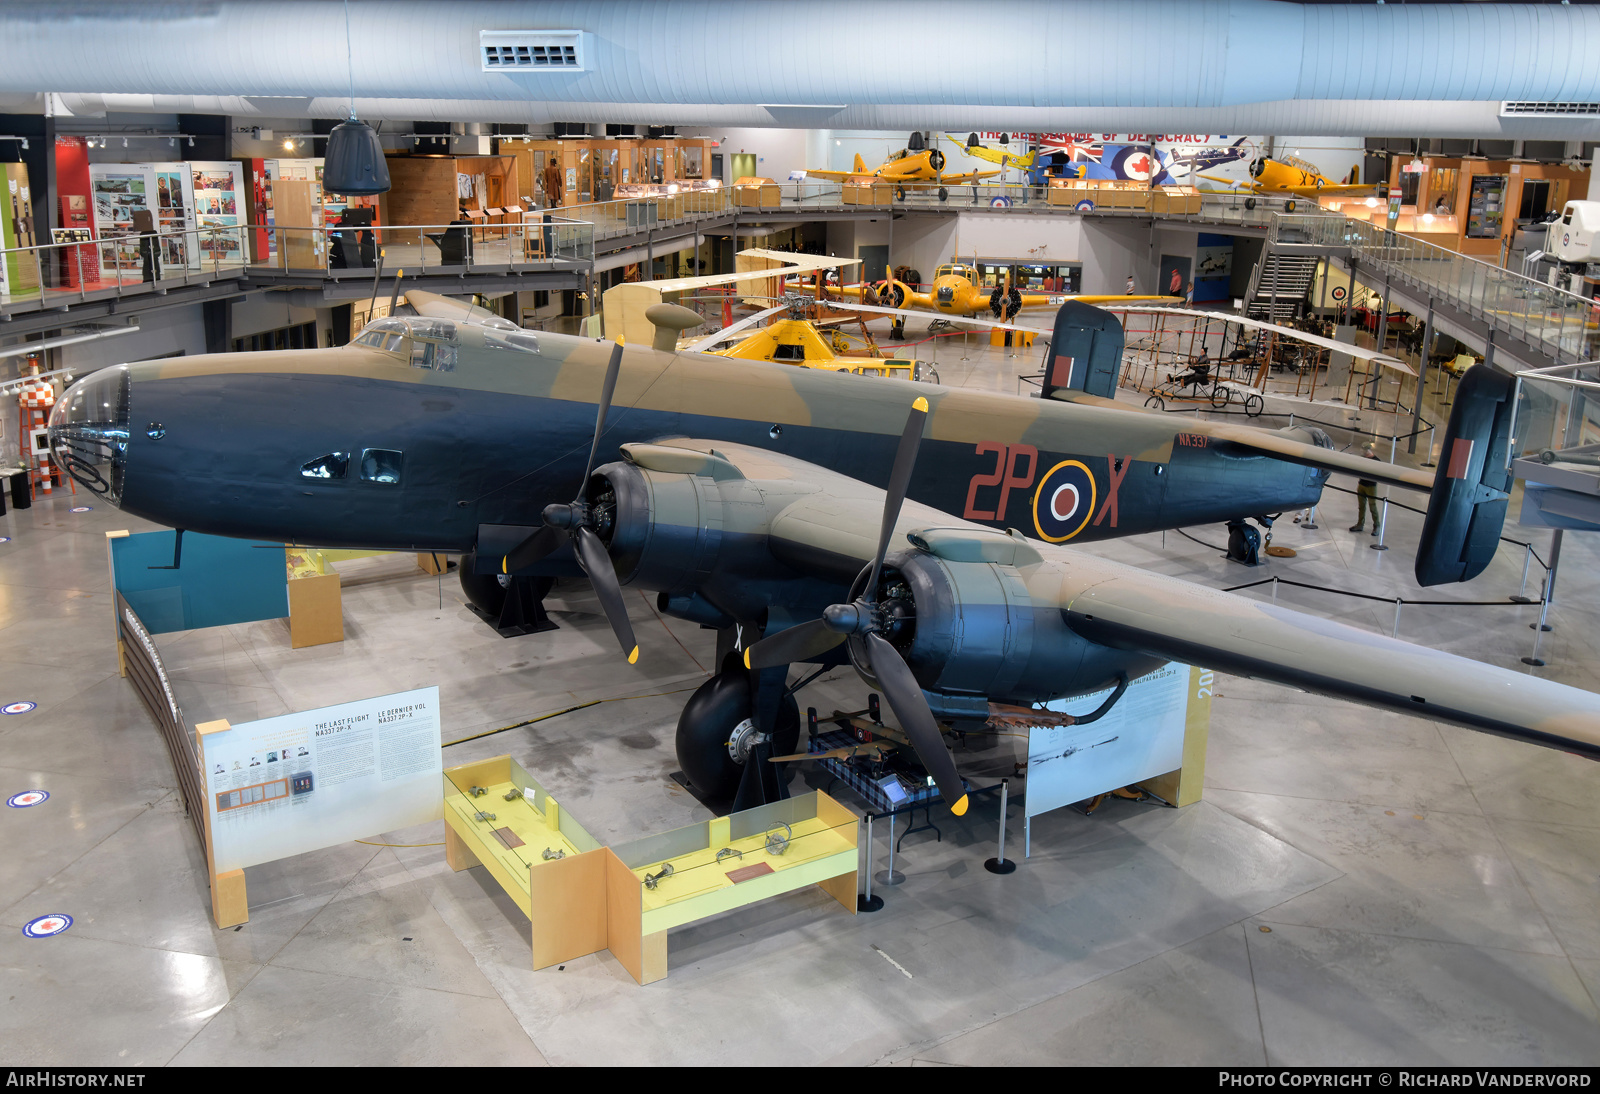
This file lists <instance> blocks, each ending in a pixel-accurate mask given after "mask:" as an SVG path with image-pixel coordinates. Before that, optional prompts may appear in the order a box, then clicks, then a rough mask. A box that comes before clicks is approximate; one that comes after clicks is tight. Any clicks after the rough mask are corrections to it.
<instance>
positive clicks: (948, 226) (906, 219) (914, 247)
mask: <svg viewBox="0 0 1600 1094" xmlns="http://www.w3.org/2000/svg"><path fill="white" fill-rule="evenodd" d="M960 234H961V232H960V225H959V224H958V218H956V217H947V216H930V215H927V214H922V215H918V214H915V213H912V214H909V215H907V216H903V217H901V218H900V219H899V220H896V221H895V222H894V245H893V246H892V247H891V248H890V251H889V264H890V265H891V266H910V267H911V268H912V269H913V270H916V271H918V272H919V273H921V274H922V277H923V280H924V281H928V280H931V279H932V278H933V271H934V270H935V269H937V268H938V266H939V265H940V264H941V263H944V262H949V261H950V258H951V256H952V255H954V254H955V251H956V239H957V238H958V237H959V236H960Z"/></svg>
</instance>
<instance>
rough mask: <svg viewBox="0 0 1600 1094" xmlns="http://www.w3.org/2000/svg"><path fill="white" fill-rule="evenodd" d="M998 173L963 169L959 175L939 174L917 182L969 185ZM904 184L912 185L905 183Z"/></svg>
mask: <svg viewBox="0 0 1600 1094" xmlns="http://www.w3.org/2000/svg"><path fill="white" fill-rule="evenodd" d="M999 174H1000V172H999V171H964V172H962V173H961V174H959V175H940V176H939V177H938V178H937V179H928V180H927V181H926V182H917V183H916V185H918V186H970V185H972V184H973V183H975V182H981V181H983V180H984V179H992V178H995V177H996V176H998V175H999ZM906 185H908V186H909V185H912V184H911V183H909V182H908V183H906Z"/></svg>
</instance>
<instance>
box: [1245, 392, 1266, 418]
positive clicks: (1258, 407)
mask: <svg viewBox="0 0 1600 1094" xmlns="http://www.w3.org/2000/svg"><path fill="white" fill-rule="evenodd" d="M1266 405H1267V401H1266V400H1265V399H1263V398H1262V397H1261V396H1259V395H1247V396H1245V400H1244V412H1245V413H1246V414H1247V415H1249V416H1250V417H1252V418H1255V417H1258V416H1259V415H1260V414H1261V411H1262V410H1264V409H1265V408H1266Z"/></svg>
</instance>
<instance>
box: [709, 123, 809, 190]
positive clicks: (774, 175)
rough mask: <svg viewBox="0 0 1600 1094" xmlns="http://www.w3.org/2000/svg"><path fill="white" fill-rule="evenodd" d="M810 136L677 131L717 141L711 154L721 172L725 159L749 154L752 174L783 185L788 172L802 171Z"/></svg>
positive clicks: (781, 132)
mask: <svg viewBox="0 0 1600 1094" xmlns="http://www.w3.org/2000/svg"><path fill="white" fill-rule="evenodd" d="M812 132H813V131H812V130H807V129H716V128H705V127H701V128H697V129H688V128H684V127H680V128H679V129H678V134H679V136H683V137H710V138H711V139H712V140H714V141H717V142H718V144H719V147H716V148H713V149H712V150H711V151H712V152H713V153H720V154H721V156H722V162H723V170H724V171H727V170H728V169H729V168H728V164H729V160H728V157H729V156H736V155H739V154H740V153H741V152H749V153H753V154H754V155H755V157H756V174H757V175H760V176H761V177H763V178H769V179H776V180H777V181H778V182H785V181H787V180H788V178H789V172H791V171H803V170H805V167H806V146H807V143H808V140H809V139H810V137H811V135H812ZM729 181H730V182H731V181H732V179H731V177H730V179H729Z"/></svg>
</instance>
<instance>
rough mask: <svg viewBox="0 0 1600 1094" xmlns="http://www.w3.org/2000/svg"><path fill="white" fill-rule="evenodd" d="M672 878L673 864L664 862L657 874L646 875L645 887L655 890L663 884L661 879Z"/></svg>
mask: <svg viewBox="0 0 1600 1094" xmlns="http://www.w3.org/2000/svg"><path fill="white" fill-rule="evenodd" d="M671 876H672V863H670V862H663V863H662V864H661V869H660V870H658V871H657V872H656V873H653V874H646V875H645V876H644V887H645V888H646V889H654V888H655V887H656V886H657V885H660V884H661V879H662V878H665V877H671Z"/></svg>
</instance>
